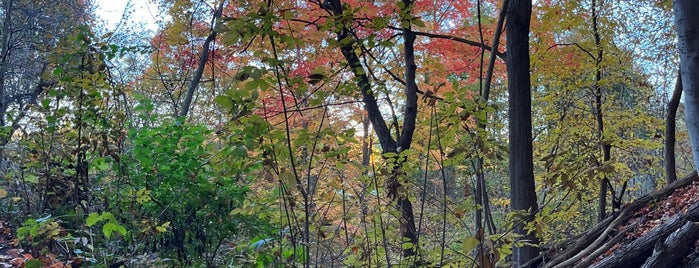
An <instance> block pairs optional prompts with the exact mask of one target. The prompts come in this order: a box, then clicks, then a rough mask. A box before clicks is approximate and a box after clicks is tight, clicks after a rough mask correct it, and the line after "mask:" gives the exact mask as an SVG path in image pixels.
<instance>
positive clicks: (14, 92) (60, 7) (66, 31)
mask: <svg viewBox="0 0 699 268" xmlns="http://www.w3.org/2000/svg"><path fill="white" fill-rule="evenodd" d="M0 10H1V11H2V25H1V26H0V42H2V43H1V44H0V147H1V146H4V145H5V144H6V143H7V142H8V141H9V138H10V136H11V135H12V133H13V132H14V131H15V130H16V129H17V128H18V127H20V122H21V120H22V119H23V118H24V117H25V116H26V109H27V107H28V106H29V105H30V104H33V103H35V102H36V99H37V97H38V96H39V94H41V93H43V92H44V89H45V88H47V87H49V86H52V85H55V84H56V81H55V80H51V79H49V78H47V77H49V76H48V74H47V73H46V72H47V70H50V68H49V65H50V59H51V56H52V55H54V56H55V55H56V49H57V44H58V41H59V40H61V38H66V37H67V36H68V35H70V34H72V32H71V30H70V29H73V28H75V27H76V26H78V25H79V24H80V22H84V21H89V20H90V17H89V16H88V14H89V10H88V6H87V5H86V3H85V2H83V1H79V0H62V1H56V2H50V3H48V2H44V1H39V2H37V1H26V0H7V1H2V6H1V7H0Z"/></svg>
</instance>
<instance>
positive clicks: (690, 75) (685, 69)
mask: <svg viewBox="0 0 699 268" xmlns="http://www.w3.org/2000/svg"><path fill="white" fill-rule="evenodd" d="M672 3H673V10H674V12H675V23H676V24H677V40H678V42H677V48H678V50H679V52H680V70H681V73H682V74H681V76H682V88H683V90H684V107H685V115H686V121H687V129H688V130H689V140H690V142H691V144H692V154H693V155H694V167H695V168H699V16H697V14H699V1H696V0H674V1H672Z"/></svg>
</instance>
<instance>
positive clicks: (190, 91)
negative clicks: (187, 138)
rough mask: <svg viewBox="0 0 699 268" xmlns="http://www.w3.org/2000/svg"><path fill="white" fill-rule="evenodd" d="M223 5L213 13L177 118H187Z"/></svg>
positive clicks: (222, 0)
mask: <svg viewBox="0 0 699 268" xmlns="http://www.w3.org/2000/svg"><path fill="white" fill-rule="evenodd" d="M225 3H226V0H221V3H219V6H218V8H217V9H216V11H214V17H213V18H212V19H211V33H210V34H209V36H208V37H206V40H204V44H203V45H202V47H201V55H199V64H198V65H197V70H196V71H195V72H194V77H192V82H191V83H190V84H189V88H187V95H186V96H185V98H184V102H183V103H182V108H181V109H180V112H179V113H178V114H177V117H187V114H188V113H189V108H190V107H191V106H192V99H193V97H194V92H195V91H196V90H197V87H198V86H199V82H200V81H201V77H202V75H203V74H204V68H206V63H207V62H208V61H209V51H210V46H211V42H213V41H214V40H216V31H214V26H215V23H216V20H218V18H220V17H221V15H222V13H223V7H224V4H225Z"/></svg>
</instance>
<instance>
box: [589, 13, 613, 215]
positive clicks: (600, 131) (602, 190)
mask: <svg viewBox="0 0 699 268" xmlns="http://www.w3.org/2000/svg"><path fill="white" fill-rule="evenodd" d="M597 4H598V3H597V1H596V0H592V33H593V35H594V37H595V48H596V50H597V56H596V57H595V82H594V86H593V90H594V92H595V111H594V114H595V119H596V120H597V138H598V139H599V141H600V144H601V145H600V149H601V150H602V163H600V164H601V165H604V164H605V163H607V162H608V161H609V159H611V150H612V146H611V145H610V144H607V143H606V142H605V141H604V114H603V112H604V111H603V110H602V87H601V86H600V81H601V80H602V66H601V65H602V57H603V55H604V50H602V42H601V38H600V35H599V30H598V27H597V26H598V25H597V18H598V16H599V12H598V10H597ZM603 176H604V177H603V178H602V180H601V181H600V186H599V195H598V196H599V202H598V208H597V221H598V222H601V221H602V220H604V218H606V217H607V192H609V188H608V185H609V179H608V178H607V175H603Z"/></svg>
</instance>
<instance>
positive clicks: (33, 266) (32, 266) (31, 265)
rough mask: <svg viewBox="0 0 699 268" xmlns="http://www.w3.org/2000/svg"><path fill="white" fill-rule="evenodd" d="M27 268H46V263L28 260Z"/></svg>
mask: <svg viewBox="0 0 699 268" xmlns="http://www.w3.org/2000/svg"><path fill="white" fill-rule="evenodd" d="M24 267H25V268H41V267H44V262H43V261H40V260H28V261H26V262H25V263H24Z"/></svg>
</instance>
